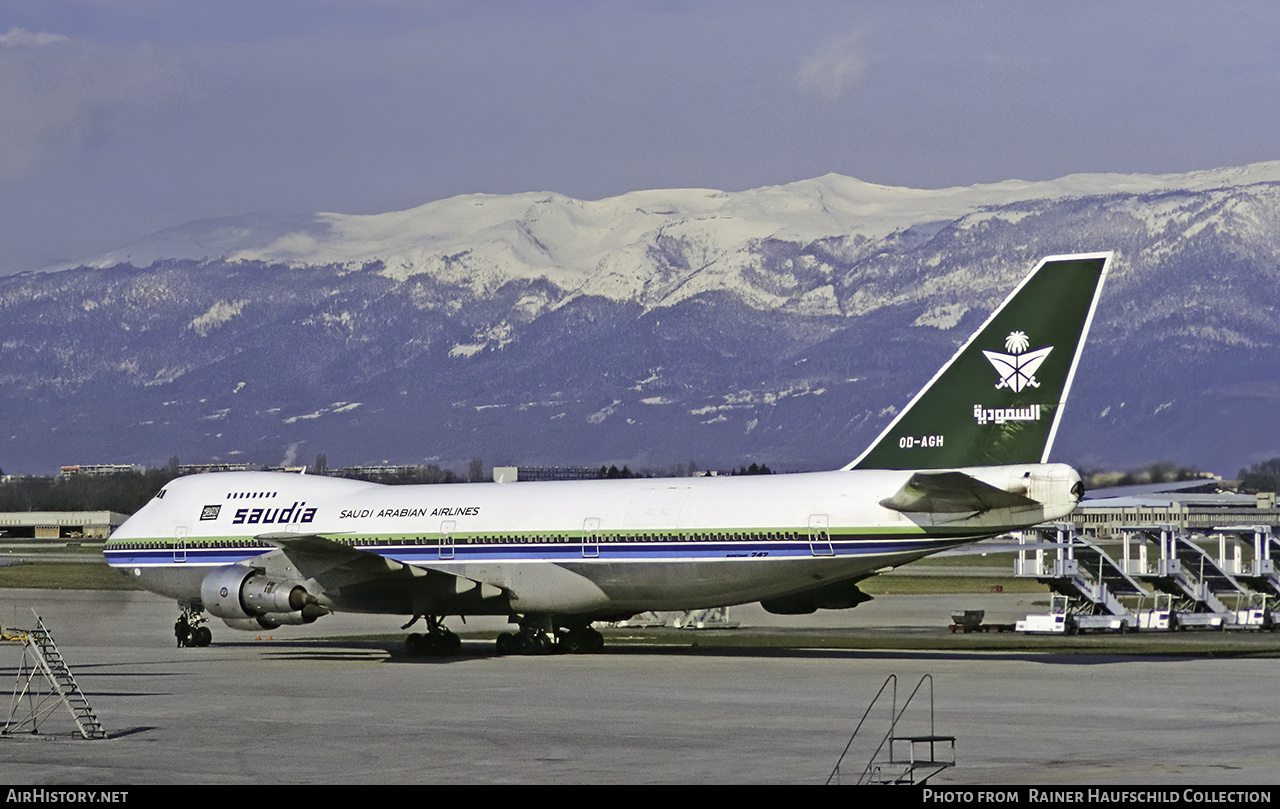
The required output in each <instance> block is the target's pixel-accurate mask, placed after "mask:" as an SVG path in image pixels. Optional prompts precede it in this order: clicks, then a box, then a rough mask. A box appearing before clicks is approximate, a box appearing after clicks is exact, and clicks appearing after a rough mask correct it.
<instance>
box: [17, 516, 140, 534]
mask: <svg viewBox="0 0 1280 809" xmlns="http://www.w3.org/2000/svg"><path fill="white" fill-rule="evenodd" d="M128 518H129V515H128V514H120V513H119V512H115V511H9V512H0V532H2V533H0V539H81V538H83V539H106V538H107V537H108V536H110V535H111V532H112V531H114V530H116V529H117V528H119V527H120V526H121V525H122V524H123V523H124V521H125V520H126V519H128Z"/></svg>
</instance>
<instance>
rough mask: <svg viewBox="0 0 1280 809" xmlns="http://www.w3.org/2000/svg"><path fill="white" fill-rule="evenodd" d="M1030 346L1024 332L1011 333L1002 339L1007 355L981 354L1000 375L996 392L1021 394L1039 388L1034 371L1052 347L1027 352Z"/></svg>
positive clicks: (989, 352)
mask: <svg viewBox="0 0 1280 809" xmlns="http://www.w3.org/2000/svg"><path fill="white" fill-rule="evenodd" d="M1030 345H1031V339H1030V338H1029V337H1027V333H1026V332H1025V331H1013V332H1009V336H1008V337H1006V338H1004V347H1005V350H1007V351H1008V352H1009V353H1008V354H1001V353H999V352H997V351H983V352H982V353H983V355H984V356H985V357H986V358H987V360H988V361H989V362H990V363H991V366H992V367H993V368H995V369H996V373H998V374H1000V381H999V382H998V383H996V390H1000V389H1001V388H1008V389H1009V390H1011V391H1013V392H1014V393H1021V392H1022V389H1023V388H1038V387H1040V383H1039V382H1037V381H1036V370H1037V369H1039V367H1040V364H1041V363H1043V362H1044V360H1045V357H1047V356H1049V352H1050V351H1053V346H1045V347H1044V348H1037V349H1036V350H1035V351H1027V348H1028V347H1030Z"/></svg>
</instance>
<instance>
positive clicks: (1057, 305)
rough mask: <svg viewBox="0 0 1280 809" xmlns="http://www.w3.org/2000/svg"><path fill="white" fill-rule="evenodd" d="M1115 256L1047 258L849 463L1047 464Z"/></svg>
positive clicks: (867, 465) (942, 465) (939, 465)
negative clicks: (877, 436) (1099, 296)
mask: <svg viewBox="0 0 1280 809" xmlns="http://www.w3.org/2000/svg"><path fill="white" fill-rule="evenodd" d="M1110 265H1111V254H1110V253H1091V254H1087V255H1072V256H1051V257H1049V258H1046V259H1044V260H1043V261H1041V262H1040V264H1039V265H1038V266H1037V267H1036V268H1035V269H1034V270H1032V271H1031V274H1030V275H1028V276H1027V277H1026V278H1024V279H1023V280H1022V283H1020V284H1018V287H1017V288H1016V289H1014V290H1013V292H1012V293H1010V294H1009V297H1007V298H1005V301H1004V303H1002V304H1000V307H999V308H998V309H996V311H995V312H994V313H992V315H991V317H989V318H987V322H986V323H984V324H983V325H982V328H980V329H978V331H977V333H975V334H974V335H973V336H972V337H970V338H969V341H968V342H967V343H965V344H964V346H963V347H962V348H961V349H960V350H959V351H958V352H956V355H955V356H954V357H952V358H951V360H950V361H949V362H948V363H947V364H946V365H945V366H943V368H942V370H941V371H939V372H938V374H937V375H936V376H935V377H934V378H933V379H932V380H931V381H930V382H929V384H928V385H926V386H925V388H924V390H922V391H920V393H918V394H916V397H915V398H914V399H912V400H911V403H910V404H908V405H907V407H906V409H905V410H903V411H902V412H901V413H900V414H899V415H898V417H897V418H896V419H894V420H893V423H892V424H890V425H889V427H888V428H887V429H886V430H885V431H884V432H883V433H881V434H880V437H879V438H877V439H876V440H875V442H874V443H872V445H871V446H870V447H869V448H868V449H867V451H866V452H864V453H862V455H861V456H860V457H859V458H858V459H857V460H856V461H854V462H853V463H851V464H849V465H848V466H846V467H845V469H948V468H955V467H963V466H996V465H1002V464H1019V463H1044V462H1045V461H1046V459H1047V458H1048V456H1049V449H1050V448H1051V447H1052V446H1053V438H1054V434H1055V433H1056V432H1057V429H1058V422H1059V420H1060V419H1061V418H1062V408H1063V405H1065V404H1066V401H1067V391H1068V390H1069V389H1070V387H1071V379H1072V377H1073V376H1075V370H1076V363H1077V362H1078V361H1079V359H1080V350H1081V348H1083V347H1084V338H1085V335H1086V334H1087V333H1088V331H1089V323H1090V322H1091V321H1092V320H1093V311H1094V308H1095V307H1096V306H1097V302H1098V293H1099V292H1100V291H1101V290H1102V282H1103V279H1105V278H1106V275H1107V269H1108V268H1109V267H1110Z"/></svg>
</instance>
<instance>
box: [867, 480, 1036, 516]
mask: <svg viewBox="0 0 1280 809" xmlns="http://www.w3.org/2000/svg"><path fill="white" fill-rule="evenodd" d="M880 505H882V506H884V507H885V508H891V509H893V510H894V511H902V512H907V513H913V514H914V513H921V512H933V513H939V514H957V513H962V512H982V511H990V510H992V509H996V508H1021V507H1026V506H1034V505H1038V501H1036V500H1032V499H1031V498H1030V497H1026V496H1024V495H1021V494H1014V493H1013V492H1007V491H1005V490H1004V489H997V488H996V487H995V486H992V485H991V484H990V483H983V482H982V481H980V480H978V479H977V478H975V477H971V476H969V475H966V474H964V473H963V472H916V473H915V474H914V475H912V476H911V478H910V479H909V480H907V482H906V483H904V484H902V488H901V489H898V491H897V492H896V493H894V495H893V497H889V498H886V499H884V500H881V501H880Z"/></svg>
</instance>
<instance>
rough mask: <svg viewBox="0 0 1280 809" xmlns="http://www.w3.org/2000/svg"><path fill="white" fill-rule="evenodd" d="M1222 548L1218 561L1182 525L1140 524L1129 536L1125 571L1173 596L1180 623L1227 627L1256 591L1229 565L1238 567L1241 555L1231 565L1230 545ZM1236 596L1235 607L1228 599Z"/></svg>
mask: <svg viewBox="0 0 1280 809" xmlns="http://www.w3.org/2000/svg"><path fill="white" fill-rule="evenodd" d="M1153 548H1154V549H1155V551H1156V553H1155V554H1152V552H1151V551H1152V549H1153ZM1221 551H1222V552H1221V553H1220V556H1221V557H1222V558H1220V559H1215V558H1214V557H1213V555H1212V554H1210V553H1209V552H1207V551H1205V550H1204V549H1203V548H1201V547H1200V546H1199V545H1197V544H1196V543H1194V542H1192V541H1191V540H1190V538H1189V537H1185V536H1183V535H1181V534H1180V533H1179V531H1178V527H1177V526H1176V525H1151V526H1139V527H1136V528H1135V529H1134V530H1133V531H1131V532H1127V533H1125V535H1124V569H1125V571H1126V572H1127V573H1128V574H1129V575H1131V576H1133V577H1134V578H1136V579H1138V580H1140V581H1144V582H1148V583H1150V585H1151V586H1152V587H1153V588H1154V589H1156V590H1158V591H1159V592H1161V593H1164V594H1166V595H1168V596H1169V597H1170V601H1171V608H1172V610H1173V625H1174V627H1176V628H1186V627H1201V628H1210V629H1225V628H1226V627H1227V626H1230V625H1234V624H1236V623H1237V620H1238V617H1239V616H1238V613H1239V611H1240V610H1239V607H1240V604H1241V602H1247V601H1248V600H1250V599H1252V598H1253V594H1252V593H1251V591H1250V590H1249V588H1247V587H1246V586H1245V585H1244V584H1242V583H1241V582H1240V581H1239V580H1238V579H1237V578H1236V576H1235V575H1234V574H1233V572H1232V571H1231V570H1229V569H1228V568H1237V569H1238V566H1239V564H1240V557H1239V554H1238V553H1237V556H1236V561H1235V562H1234V563H1229V562H1228V561H1227V560H1226V558H1225V557H1226V554H1225V544H1223V545H1222V548H1221ZM1232 597H1234V599H1235V603H1236V608H1235V609H1232V608H1230V607H1228V606H1227V604H1226V603H1225V602H1224V600H1223V599H1230V598H1232Z"/></svg>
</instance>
